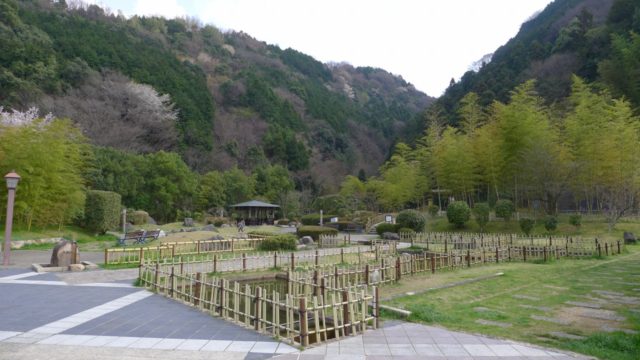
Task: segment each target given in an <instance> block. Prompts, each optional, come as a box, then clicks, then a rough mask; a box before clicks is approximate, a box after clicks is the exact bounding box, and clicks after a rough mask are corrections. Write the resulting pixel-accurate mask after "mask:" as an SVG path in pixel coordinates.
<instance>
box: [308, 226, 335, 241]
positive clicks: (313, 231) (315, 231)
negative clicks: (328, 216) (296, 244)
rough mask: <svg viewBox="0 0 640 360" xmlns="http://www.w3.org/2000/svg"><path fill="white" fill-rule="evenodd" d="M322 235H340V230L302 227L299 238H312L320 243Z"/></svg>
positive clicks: (323, 227)
mask: <svg viewBox="0 0 640 360" xmlns="http://www.w3.org/2000/svg"><path fill="white" fill-rule="evenodd" d="M320 235H338V230H336V229H334V228H330V227H326V226H301V227H299V228H298V237H303V236H311V237H312V238H313V240H315V241H318V239H320Z"/></svg>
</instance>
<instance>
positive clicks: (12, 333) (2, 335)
mask: <svg viewBox="0 0 640 360" xmlns="http://www.w3.org/2000/svg"><path fill="white" fill-rule="evenodd" d="M20 334H22V333H21V332H17V331H0V341H2V340H4V339H8V338H10V337H14V336H16V335H20Z"/></svg>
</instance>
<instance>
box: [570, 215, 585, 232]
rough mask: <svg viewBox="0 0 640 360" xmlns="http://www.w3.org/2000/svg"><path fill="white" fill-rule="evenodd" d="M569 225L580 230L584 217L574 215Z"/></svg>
mask: <svg viewBox="0 0 640 360" xmlns="http://www.w3.org/2000/svg"><path fill="white" fill-rule="evenodd" d="M569 224H571V225H573V226H575V227H576V229H579V228H580V226H581V225H582V215H580V214H574V215H571V216H569Z"/></svg>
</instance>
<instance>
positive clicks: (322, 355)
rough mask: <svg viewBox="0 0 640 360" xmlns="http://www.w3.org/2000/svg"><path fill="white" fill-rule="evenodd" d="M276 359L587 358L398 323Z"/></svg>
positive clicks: (506, 341)
mask: <svg viewBox="0 0 640 360" xmlns="http://www.w3.org/2000/svg"><path fill="white" fill-rule="evenodd" d="M275 359H277V360H323V359H327V360H339V359H345V360H346V359H349V360H365V359H366V360H382V359H389V360H391V359H396V360H414V359H415V360H418V359H430V360H431V359H433V360H445V359H447V360H453V359H459V360H462V359H478V360H492V359H500V360H507V359H538V360H546V359H589V358H588V357H584V356H580V355H577V354H567V353H562V352H560V351H558V350H551V349H544V348H540V347H536V346H533V345H529V344H522V343H518V342H514V341H508V340H497V339H492V338H488V337H484V336H477V335H471V334H465V333H461V332H455V331H449V330H446V329H442V328H438V327H433V326H425V325H420V324H413V323H406V322H400V321H394V322H387V323H386V324H385V326H384V327H383V328H382V329H378V330H374V331H367V332H366V333H365V334H364V335H360V336H354V337H349V338H347V339H344V340H341V341H334V342H330V343H328V344H326V345H321V346H316V347H313V348H310V349H307V350H304V351H302V352H301V353H299V354H298V353H294V354H286V355H281V356H277V357H276V358H275Z"/></svg>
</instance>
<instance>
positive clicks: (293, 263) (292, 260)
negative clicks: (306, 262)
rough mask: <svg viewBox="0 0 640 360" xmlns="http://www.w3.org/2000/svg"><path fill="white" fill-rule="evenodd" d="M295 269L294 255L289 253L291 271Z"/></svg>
mask: <svg viewBox="0 0 640 360" xmlns="http://www.w3.org/2000/svg"><path fill="white" fill-rule="evenodd" d="M295 269H296V255H295V254H294V253H291V271H294V270H295Z"/></svg>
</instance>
